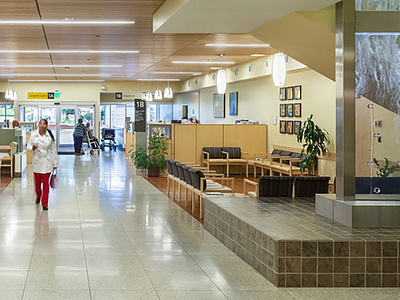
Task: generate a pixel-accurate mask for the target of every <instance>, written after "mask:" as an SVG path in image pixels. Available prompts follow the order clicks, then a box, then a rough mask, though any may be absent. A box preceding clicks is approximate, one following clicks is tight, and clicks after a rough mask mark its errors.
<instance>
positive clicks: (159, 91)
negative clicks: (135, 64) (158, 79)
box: [154, 90, 162, 100]
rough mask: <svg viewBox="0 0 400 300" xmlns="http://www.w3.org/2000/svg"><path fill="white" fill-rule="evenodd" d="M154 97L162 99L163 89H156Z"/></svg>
mask: <svg viewBox="0 0 400 300" xmlns="http://www.w3.org/2000/svg"><path fill="white" fill-rule="evenodd" d="M154 99H155V100H162V92H161V90H156V92H155V93H154Z"/></svg>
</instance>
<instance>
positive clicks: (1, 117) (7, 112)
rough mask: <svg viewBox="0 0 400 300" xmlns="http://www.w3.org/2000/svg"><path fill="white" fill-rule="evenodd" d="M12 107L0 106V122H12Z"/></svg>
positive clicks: (13, 114)
mask: <svg viewBox="0 0 400 300" xmlns="http://www.w3.org/2000/svg"><path fill="white" fill-rule="evenodd" d="M14 116H15V112H14V105H6V104H0V121H1V122H7V121H9V122H12V121H14Z"/></svg>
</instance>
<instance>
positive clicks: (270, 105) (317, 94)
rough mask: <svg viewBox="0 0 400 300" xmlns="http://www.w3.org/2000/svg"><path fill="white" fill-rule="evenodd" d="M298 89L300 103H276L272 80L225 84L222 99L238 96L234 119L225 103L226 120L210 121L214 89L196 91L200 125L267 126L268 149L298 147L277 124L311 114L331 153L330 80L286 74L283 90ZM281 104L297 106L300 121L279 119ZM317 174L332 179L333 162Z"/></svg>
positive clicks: (314, 74)
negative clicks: (325, 135) (255, 123)
mask: <svg viewBox="0 0 400 300" xmlns="http://www.w3.org/2000/svg"><path fill="white" fill-rule="evenodd" d="M294 85H301V86H302V93H303V95H302V100H292V101H280V100H279V88H278V87H275V86H274V85H273V82H272V77H271V76H267V77H264V78H261V79H254V80H247V81H240V82H235V83H229V84H228V87H227V93H226V98H228V97H229V96H228V95H229V93H230V92H238V93H239V95H238V98H239V101H238V103H239V104H238V116H229V103H228V100H226V101H225V105H226V108H225V111H226V118H224V119H215V118H213V111H212V102H213V101H212V99H213V93H216V88H215V87H210V88H205V89H202V90H200V116H201V117H200V122H201V123H203V124H214V123H223V124H233V123H234V122H235V120H236V119H250V120H258V121H259V122H260V123H262V124H267V125H268V148H269V150H272V147H273V145H285V146H292V147H299V148H300V147H301V145H300V144H298V143H297V141H296V137H295V136H294V135H289V134H280V133H279V120H280V119H282V120H293V121H295V120H304V119H306V117H308V116H310V114H314V118H313V119H314V120H315V122H316V123H317V124H318V125H319V126H321V127H322V128H325V129H326V130H327V131H328V132H329V135H330V138H331V145H330V148H329V149H330V151H332V152H335V101H336V100H335V97H336V93H335V88H336V87H335V83H334V82H333V81H331V80H330V79H327V78H326V77H324V76H322V75H320V74H318V73H317V72H315V71H312V70H302V71H297V72H294V73H289V74H288V75H287V77H286V82H285V86H294ZM283 103H301V104H302V117H301V118H280V117H279V105H280V104H283ZM274 116H276V117H277V124H276V125H273V124H272V120H273V117H274ZM319 172H320V174H324V175H325V174H326V175H330V176H334V174H335V164H334V161H321V162H320V165H319Z"/></svg>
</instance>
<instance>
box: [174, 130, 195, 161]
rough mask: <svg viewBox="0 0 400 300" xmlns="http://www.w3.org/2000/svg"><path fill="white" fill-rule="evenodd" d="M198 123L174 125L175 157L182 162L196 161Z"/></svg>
mask: <svg viewBox="0 0 400 300" xmlns="http://www.w3.org/2000/svg"><path fill="white" fill-rule="evenodd" d="M196 127H197V126H196V125H190V124H182V125H174V126H173V131H174V135H173V147H174V159H175V160H177V161H180V162H194V160H195V158H196V144H197V142H196V136H197V135H196Z"/></svg>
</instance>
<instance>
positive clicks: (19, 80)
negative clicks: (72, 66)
mask: <svg viewBox="0 0 400 300" xmlns="http://www.w3.org/2000/svg"><path fill="white" fill-rule="evenodd" d="M8 81H10V82H104V80H101V79H99V80H84V79H83V80H73V79H71V80H56V79H48V80H46V79H43V80H41V79H10V80H8Z"/></svg>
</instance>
